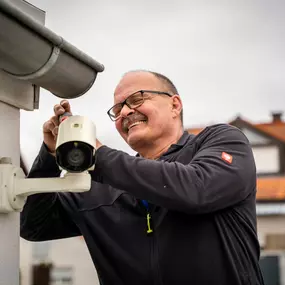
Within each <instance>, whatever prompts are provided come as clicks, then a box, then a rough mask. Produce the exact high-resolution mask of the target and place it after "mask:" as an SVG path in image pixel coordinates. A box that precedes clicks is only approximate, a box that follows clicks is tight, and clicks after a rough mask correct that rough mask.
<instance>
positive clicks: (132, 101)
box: [107, 90, 172, 121]
mask: <svg viewBox="0 0 285 285" xmlns="http://www.w3.org/2000/svg"><path fill="white" fill-rule="evenodd" d="M145 93H150V94H158V95H167V96H169V97H171V96H172V95H171V94H169V93H167V92H162V91H152V90H139V91H137V92H135V93H133V94H131V95H130V96H129V97H128V98H127V99H126V100H125V101H123V102H121V103H118V104H116V105H114V106H113V107H112V108H110V109H109V110H108V111H107V114H108V116H109V117H110V119H111V120H112V121H117V120H118V119H119V118H120V117H121V111H122V109H123V107H124V105H125V104H126V105H127V106H128V107H129V108H130V109H135V108H138V107H140V106H141V105H142V104H143V103H144V101H145V100H146V99H147V96H145Z"/></svg>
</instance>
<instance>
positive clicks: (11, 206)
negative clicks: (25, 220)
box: [0, 158, 91, 213]
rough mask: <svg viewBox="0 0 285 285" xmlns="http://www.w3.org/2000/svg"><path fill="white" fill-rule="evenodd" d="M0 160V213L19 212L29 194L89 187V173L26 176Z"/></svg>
mask: <svg viewBox="0 0 285 285" xmlns="http://www.w3.org/2000/svg"><path fill="white" fill-rule="evenodd" d="M10 161H11V160H10V159H9V158H2V159H1V160H0V213H10V212H21V211H22V210H23V207H24V205H25V203H26V200H27V197H28V196H29V195H33V194H37V193H49V192H86V191H89V190H90V188H91V175H90V174H89V173H88V171H86V172H81V173H69V172H67V173H65V175H64V176H63V177H56V178H26V177H25V174H24V172H23V170H22V169H21V168H20V167H18V166H14V165H12V164H11V163H10Z"/></svg>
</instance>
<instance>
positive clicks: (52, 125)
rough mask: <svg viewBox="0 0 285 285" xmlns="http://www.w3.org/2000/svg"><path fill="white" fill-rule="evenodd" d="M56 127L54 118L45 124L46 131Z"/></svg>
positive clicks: (49, 131)
mask: <svg viewBox="0 0 285 285" xmlns="http://www.w3.org/2000/svg"><path fill="white" fill-rule="evenodd" d="M54 128H55V125H54V123H53V121H52V120H48V121H47V122H45V123H44V125H43V131H44V133H51V132H52V131H53V129H54Z"/></svg>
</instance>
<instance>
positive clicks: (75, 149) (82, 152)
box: [56, 116, 96, 172]
mask: <svg viewBox="0 0 285 285" xmlns="http://www.w3.org/2000/svg"><path fill="white" fill-rule="evenodd" d="M95 150H96V127H95V125H94V123H93V122H92V121H91V120H89V119H88V118H87V117H83V116H70V117H68V119H66V120H63V121H62V122H61V123H60V125H59V129H58V136H57V142H56V162H57V164H58V165H59V166H60V167H61V168H62V169H64V170H66V171H68V172H83V171H86V170H92V169H94V165H95Z"/></svg>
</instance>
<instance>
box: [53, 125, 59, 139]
mask: <svg viewBox="0 0 285 285" xmlns="http://www.w3.org/2000/svg"><path fill="white" fill-rule="evenodd" d="M52 134H53V135H54V137H55V138H56V137H57V135H58V127H57V126H56V127H54V129H53V130H52Z"/></svg>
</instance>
